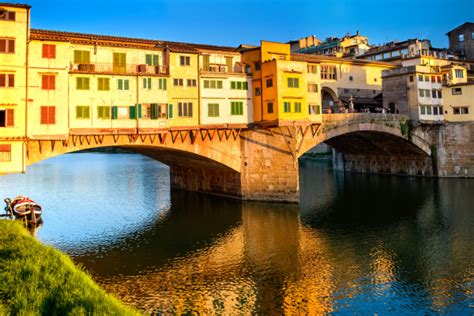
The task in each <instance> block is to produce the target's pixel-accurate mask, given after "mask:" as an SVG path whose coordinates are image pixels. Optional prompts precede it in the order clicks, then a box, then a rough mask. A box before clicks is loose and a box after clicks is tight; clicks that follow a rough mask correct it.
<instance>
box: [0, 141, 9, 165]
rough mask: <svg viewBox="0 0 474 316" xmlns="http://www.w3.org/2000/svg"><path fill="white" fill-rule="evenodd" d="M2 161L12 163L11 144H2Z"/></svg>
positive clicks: (0, 148) (0, 152)
mask: <svg viewBox="0 0 474 316" xmlns="http://www.w3.org/2000/svg"><path fill="white" fill-rule="evenodd" d="M0 161H1V162H8V161H12V145H11V144H0Z"/></svg>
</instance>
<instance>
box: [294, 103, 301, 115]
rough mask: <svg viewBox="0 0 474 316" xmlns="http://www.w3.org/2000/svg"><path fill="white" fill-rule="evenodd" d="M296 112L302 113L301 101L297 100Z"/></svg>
mask: <svg viewBox="0 0 474 316" xmlns="http://www.w3.org/2000/svg"><path fill="white" fill-rule="evenodd" d="M295 113H301V102H295Z"/></svg>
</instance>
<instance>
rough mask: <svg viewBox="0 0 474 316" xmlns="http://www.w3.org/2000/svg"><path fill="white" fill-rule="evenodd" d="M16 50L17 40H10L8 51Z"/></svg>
mask: <svg viewBox="0 0 474 316" xmlns="http://www.w3.org/2000/svg"><path fill="white" fill-rule="evenodd" d="M14 52H15V40H8V51H7V53H14Z"/></svg>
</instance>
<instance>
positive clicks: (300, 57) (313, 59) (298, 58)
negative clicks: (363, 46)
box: [291, 53, 396, 68]
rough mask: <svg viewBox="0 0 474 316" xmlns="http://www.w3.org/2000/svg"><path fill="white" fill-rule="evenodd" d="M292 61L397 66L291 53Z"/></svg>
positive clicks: (379, 62)
mask: <svg viewBox="0 0 474 316" xmlns="http://www.w3.org/2000/svg"><path fill="white" fill-rule="evenodd" d="M291 60H294V61H306V62H316V63H319V62H324V61H326V62H327V61H332V62H339V63H345V64H355V65H379V66H385V67H390V68H394V67H396V65H394V64H393V63H388V62H383V61H373V60H365V59H352V58H340V57H332V56H326V55H312V54H296V53H291Z"/></svg>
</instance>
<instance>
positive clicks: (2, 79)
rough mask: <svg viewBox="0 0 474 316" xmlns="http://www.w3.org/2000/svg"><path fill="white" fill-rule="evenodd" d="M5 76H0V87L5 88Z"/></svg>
mask: <svg viewBox="0 0 474 316" xmlns="http://www.w3.org/2000/svg"><path fill="white" fill-rule="evenodd" d="M6 79H7V75H5V74H0V87H6V86H7V81H6Z"/></svg>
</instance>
